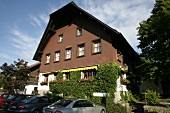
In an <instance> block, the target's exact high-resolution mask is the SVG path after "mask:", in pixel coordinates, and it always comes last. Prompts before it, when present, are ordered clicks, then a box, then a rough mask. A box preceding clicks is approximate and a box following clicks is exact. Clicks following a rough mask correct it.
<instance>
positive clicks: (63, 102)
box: [52, 99, 73, 107]
mask: <svg viewBox="0 0 170 113" xmlns="http://www.w3.org/2000/svg"><path fill="white" fill-rule="evenodd" d="M72 101H73V100H68V99H61V100H59V101H57V102H55V103H53V104H52V106H62V107H66V106H68V105H69V104H70V103H71V102H72Z"/></svg>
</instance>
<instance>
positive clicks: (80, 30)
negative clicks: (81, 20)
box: [77, 28, 82, 36]
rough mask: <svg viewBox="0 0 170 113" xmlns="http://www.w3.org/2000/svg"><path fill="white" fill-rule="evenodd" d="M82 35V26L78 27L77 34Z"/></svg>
mask: <svg viewBox="0 0 170 113" xmlns="http://www.w3.org/2000/svg"><path fill="white" fill-rule="evenodd" d="M81 35H82V28H77V36H81Z"/></svg>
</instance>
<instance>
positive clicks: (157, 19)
mask: <svg viewBox="0 0 170 113" xmlns="http://www.w3.org/2000/svg"><path fill="white" fill-rule="evenodd" d="M137 29H138V36H139V37H138V40H139V45H138V47H139V48H140V49H141V50H142V53H141V54H140V56H141V58H142V61H143V62H142V64H141V65H140V66H139V68H140V69H141V72H142V73H143V74H144V75H145V78H146V79H149V80H154V81H155V82H157V81H161V82H162V88H163V91H164V94H165V96H168V95H170V85H168V86H167V83H169V82H170V68H169V67H170V57H169V55H170V0H156V3H155V5H154V8H153V10H152V12H151V16H150V17H149V18H148V19H147V20H146V21H142V22H141V23H140V26H139V27H138V28H137Z"/></svg>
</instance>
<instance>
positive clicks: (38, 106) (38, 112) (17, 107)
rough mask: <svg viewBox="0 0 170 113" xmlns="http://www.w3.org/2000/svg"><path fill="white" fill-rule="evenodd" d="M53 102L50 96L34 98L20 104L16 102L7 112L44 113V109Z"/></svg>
mask: <svg viewBox="0 0 170 113" xmlns="http://www.w3.org/2000/svg"><path fill="white" fill-rule="evenodd" d="M53 102H54V101H52V99H51V97H49V96H33V97H29V98H26V99H24V100H21V101H20V102H14V103H13V104H11V105H10V106H9V109H8V110H7V111H8V113H42V109H43V107H45V106H48V105H50V104H52V103H53Z"/></svg>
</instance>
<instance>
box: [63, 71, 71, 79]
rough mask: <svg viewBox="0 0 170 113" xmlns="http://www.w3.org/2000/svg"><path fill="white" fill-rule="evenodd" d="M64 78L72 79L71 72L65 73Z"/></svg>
mask: <svg viewBox="0 0 170 113" xmlns="http://www.w3.org/2000/svg"><path fill="white" fill-rule="evenodd" d="M63 80H70V73H69V72H67V73H64V74H63Z"/></svg>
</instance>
